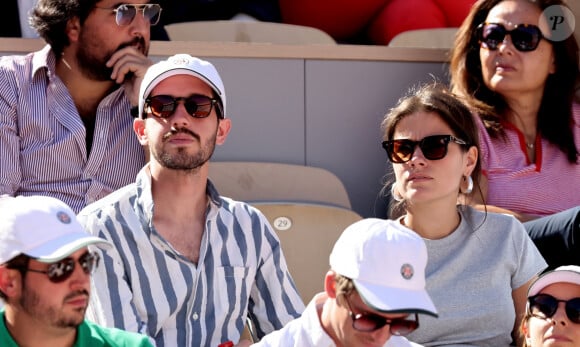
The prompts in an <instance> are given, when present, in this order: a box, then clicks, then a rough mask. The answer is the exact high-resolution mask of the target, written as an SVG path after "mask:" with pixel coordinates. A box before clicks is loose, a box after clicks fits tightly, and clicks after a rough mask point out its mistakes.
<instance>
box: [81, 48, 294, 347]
mask: <svg viewBox="0 0 580 347" xmlns="http://www.w3.org/2000/svg"><path fill="white" fill-rule="evenodd" d="M226 110H227V108H226V94H225V91H224V86H223V83H222V80H221V78H220V76H219V74H218V72H217V71H216V69H215V68H214V66H213V65H212V64H210V63H209V62H207V61H203V60H200V59H197V58H194V57H191V56H189V55H186V54H178V55H175V56H172V57H170V58H169V59H168V60H166V61H162V62H159V63H157V64H154V65H153V66H151V67H150V68H149V69H148V71H147V73H146V74H145V76H144V79H143V83H142V84H141V90H140V94H139V118H138V119H136V120H135V123H134V130H135V133H136V134H137V137H138V138H139V141H140V142H141V144H142V145H144V146H147V147H148V148H149V152H150V158H151V161H150V163H149V164H147V165H146V166H145V167H144V168H143V170H141V172H140V173H139V174H138V176H137V180H136V182H135V184H132V185H129V186H127V187H125V188H122V189H120V190H118V191H117V192H114V193H112V194H111V195H110V196H108V197H106V198H105V199H102V200H100V201H98V202H96V203H94V204H92V205H89V206H87V207H86V208H85V209H84V210H83V211H81V213H80V214H79V218H80V220H81V221H82V223H83V224H84V225H85V227H86V228H87V230H88V231H89V232H90V233H92V234H93V235H96V236H100V237H103V238H106V239H108V240H110V241H111V242H112V243H113V244H114V245H115V247H114V249H112V250H107V251H103V265H104V266H103V269H102V271H101V270H99V271H97V273H95V280H94V283H95V285H96V289H97V297H98V298H97V299H98V302H97V301H95V303H94V304H91V307H92V308H94V313H95V314H94V315H93V316H92V319H95V320H96V321H97V322H99V323H102V324H105V325H107V326H115V327H118V328H122V329H125V330H130V331H136V332H141V333H144V334H148V335H149V336H152V337H153V338H154V339H155V341H156V342H157V345H159V346H180V347H181V346H217V345H219V344H220V343H224V342H227V341H230V340H231V341H234V342H238V340H239V339H240V336H241V334H242V332H243V330H244V325H245V320H246V317H247V316H250V317H251V318H253V320H254V322H255V328H256V329H255V332H256V335H257V336H260V337H261V336H262V335H264V334H266V333H269V332H271V331H273V330H276V329H280V328H282V327H283V326H284V324H286V323H287V322H289V321H291V320H292V319H294V318H295V317H298V316H299V315H300V313H301V312H302V310H303V309H304V304H303V303H302V301H301V299H300V296H299V295H298V293H297V291H296V288H295V286H294V283H293V281H292V278H291V277H290V274H289V272H288V268H287V266H286V262H285V260H284V256H283V254H282V250H281V247H280V242H279V240H278V238H277V236H276V234H275V233H274V231H273V230H272V228H271V226H270V225H269V223H268V221H267V219H266V218H265V217H264V215H262V213H260V212H259V211H258V210H257V209H255V208H253V207H252V206H249V205H247V204H245V203H242V202H238V201H233V200H231V199H229V198H225V197H222V196H220V195H219V194H218V192H217V190H216V188H215V187H214V186H213V184H212V183H211V182H210V181H209V180H208V161H209V159H210V158H211V156H212V153H213V151H214V148H215V145H216V144H218V145H221V144H223V143H224V141H225V140H226V137H227V135H228V133H229V131H230V124H231V123H230V119H229V118H227V117H226V115H227V111H226ZM91 311H93V310H91Z"/></svg>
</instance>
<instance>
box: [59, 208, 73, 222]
mask: <svg viewBox="0 0 580 347" xmlns="http://www.w3.org/2000/svg"><path fill="white" fill-rule="evenodd" d="M56 218H58V220H59V221H60V222H61V223H62V224H70V221H71V219H70V216H69V215H68V214H67V213H66V212H63V211H59V212H58V213H57V214H56Z"/></svg>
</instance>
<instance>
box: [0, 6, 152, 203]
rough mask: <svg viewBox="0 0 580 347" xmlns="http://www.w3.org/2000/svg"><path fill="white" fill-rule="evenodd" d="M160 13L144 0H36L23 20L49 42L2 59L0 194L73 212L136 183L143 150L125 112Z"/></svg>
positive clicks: (143, 67) (136, 89) (133, 101)
mask: <svg viewBox="0 0 580 347" xmlns="http://www.w3.org/2000/svg"><path fill="white" fill-rule="evenodd" d="M160 14H161V8H160V6H159V5H157V4H150V3H147V2H146V1H143V0H135V1H133V3H132V4H119V3H118V1H116V0H101V1H80V0H39V1H38V3H37V4H36V6H35V7H34V9H33V10H32V12H31V17H30V22H31V25H32V27H33V28H34V29H35V30H36V31H37V32H38V34H39V35H40V36H41V37H42V38H43V39H44V40H45V41H46V42H47V45H46V46H45V47H44V48H43V49H42V50H40V51H37V52H33V53H31V54H28V55H25V56H4V57H2V58H0V80H1V81H2V86H1V87H0V194H9V195H13V196H15V195H47V196H53V197H56V198H58V199H60V200H62V201H64V202H65V203H66V204H67V205H69V206H70V207H71V208H72V209H73V211H75V212H78V211H80V210H81V209H82V208H83V207H84V206H85V205H87V204H89V203H91V202H93V201H96V200H98V199H100V198H102V197H104V196H106V195H107V194H109V193H110V192H112V191H114V190H116V189H118V188H120V187H122V186H124V185H126V184H129V183H130V182H132V181H133V180H134V178H135V175H136V174H137V172H138V171H139V170H140V169H141V168H142V167H143V165H144V164H145V154H144V151H143V149H142V147H141V145H140V144H139V142H138V141H137V140H136V139H135V136H134V135H133V134H132V123H133V117H132V116H131V113H130V110H131V106H136V105H137V100H138V92H139V86H140V83H141V80H142V78H143V75H144V74H145V71H146V70H147V67H149V65H151V61H150V60H149V59H148V58H147V53H148V51H149V42H150V27H151V26H152V25H155V24H157V22H158V21H159V18H160ZM135 110H136V107H135ZM135 113H136V112H135Z"/></svg>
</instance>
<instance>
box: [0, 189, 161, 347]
mask: <svg viewBox="0 0 580 347" xmlns="http://www.w3.org/2000/svg"><path fill="white" fill-rule="evenodd" d="M106 243H107V242H106V241H105V240H103V239H100V238H98V237H94V236H90V235H89V234H87V233H86V232H85V231H84V230H83V228H82V227H81V225H80V224H79V223H78V221H77V220H76V218H75V215H74V213H73V211H72V210H71V209H70V208H69V207H68V206H67V205H66V204H64V203H63V202H61V201H60V200H57V199H55V198H52V197H44V196H30V197H23V196H19V197H16V198H13V197H8V196H3V197H1V198H0V297H1V298H2V299H3V301H4V304H5V306H4V309H2V310H0V346H2V347H18V346H29V347H34V346H54V347H71V346H75V347H81V346H90V347H105V346H109V347H114V346H118V347H130V346H131V347H133V346H151V342H149V339H148V338H147V336H144V335H139V334H134V333H129V332H125V331H122V330H118V329H109V328H103V327H100V326H98V325H95V324H93V323H90V322H88V321H86V320H85V310H86V309H87V305H88V303H89V294H90V276H91V273H92V271H93V270H94V269H95V268H96V267H97V265H98V262H99V256H98V254H97V253H94V252H90V251H89V250H88V248H87V246H88V245H94V244H106Z"/></svg>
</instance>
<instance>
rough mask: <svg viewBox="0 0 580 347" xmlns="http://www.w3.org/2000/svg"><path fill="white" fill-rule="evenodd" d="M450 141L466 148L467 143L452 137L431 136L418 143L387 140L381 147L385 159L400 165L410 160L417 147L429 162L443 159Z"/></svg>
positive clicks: (404, 140) (407, 140)
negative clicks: (385, 155)
mask: <svg viewBox="0 0 580 347" xmlns="http://www.w3.org/2000/svg"><path fill="white" fill-rule="evenodd" d="M451 141H453V142H455V143H457V144H459V145H462V146H467V142H465V141H463V140H461V139H458V138H457V137H455V136H453V135H432V136H427V137H424V138H423V139H421V140H420V141H413V140H409V139H399V140H389V141H383V143H382V145H383V148H384V149H385V151H387V157H388V158H389V160H390V161H391V162H393V163H397V164H402V163H406V162H408V161H409V160H411V157H413V153H415V147H416V146H417V145H419V148H421V152H423V155H424V156H425V158H427V159H429V160H439V159H443V158H444V157H445V156H446V155H447V146H448V145H449V142H451Z"/></svg>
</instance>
